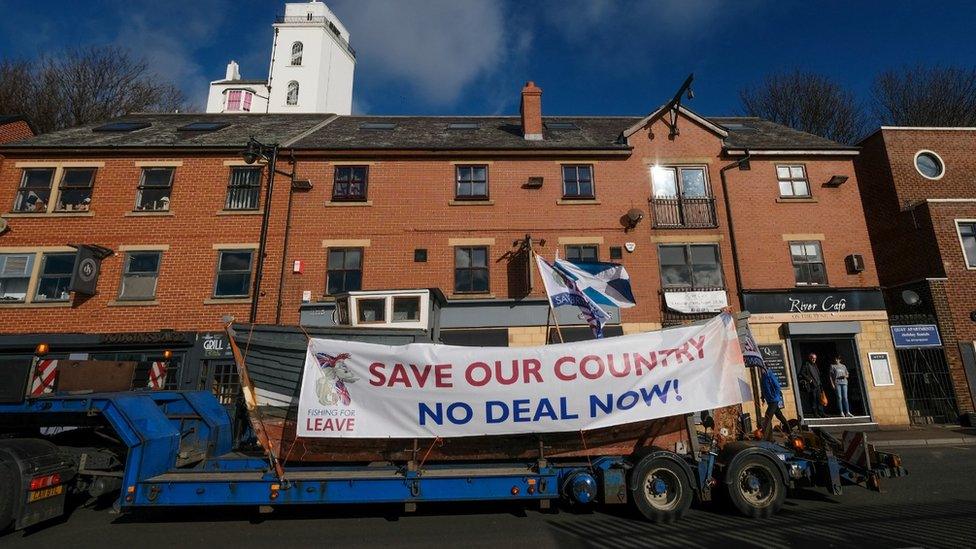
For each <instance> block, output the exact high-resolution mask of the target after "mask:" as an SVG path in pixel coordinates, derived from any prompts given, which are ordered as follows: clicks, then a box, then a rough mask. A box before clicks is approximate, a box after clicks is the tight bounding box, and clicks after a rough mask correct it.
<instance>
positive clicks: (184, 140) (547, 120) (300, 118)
mask: <svg viewBox="0 0 976 549" xmlns="http://www.w3.org/2000/svg"><path fill="white" fill-rule="evenodd" d="M332 117H333V115H330V114H243V113H242V114H192V113H185V114H132V115H127V116H123V117H120V118H117V119H115V120H113V122H118V121H132V122H141V123H148V124H150V126H149V127H147V128H143V129H138V130H135V131H131V132H100V131H93V129H94V128H97V127H98V126H101V125H103V124H105V122H100V123H97V124H87V125H84V126H79V127H76V128H69V129H65V130H60V131H56V132H51V133H48V134H44V135H39V136H37V137H34V138H31V139H27V140H23V141H18V142H16V143H8V144H6V145H4V148H9V149H24V148H79V149H80V148H99V149H106V148H108V149H112V148H123V147H125V148H130V147H131V148H142V147H161V148H165V147H185V148H239V147H242V146H244V145H245V144H246V143H247V141H248V138H249V137H250V136H252V135H253V136H254V137H255V138H257V139H258V140H260V141H262V142H265V143H275V142H277V143H281V144H283V145H286V146H289V147H292V148H295V149H299V150H332V151H350V150H420V151H423V150H462V151H463V150H471V151H474V150H521V151H526V150H539V151H543V150H607V151H613V150H619V151H626V150H629V147H628V146H627V144H626V142H625V141H624V140H622V139H621V134H622V132H623V131H624V130H625V129H627V128H628V127H630V126H632V125H633V124H636V123H637V122H639V121H640V120H641V119H642V118H643V117H639V116H603V117H597V116H558V117H543V123H544V124H545V125H546V127H545V129H544V132H543V136H544V139H543V140H541V141H526V140H525V139H523V138H522V133H521V128H520V119H519V117H516V116H340V117H337V118H335V119H334V120H332V121H331V122H328V123H327V124H326V123H325V122H327V121H328V120H329V119H330V118H332ZM708 120H710V121H711V122H713V123H715V124H718V125H720V126H722V127H723V128H726V129H727V130H728V132H729V135H728V137H727V138H725V147H726V148H727V149H733V150H740V149H749V150H837V151H846V150H856V148H855V147H851V146H847V145H842V144H840V143H836V142H834V141H831V140H829V139H824V138H822V137H818V136H815V135H811V134H808V133H804V132H800V131H797V130H793V129H790V128H787V127H785V126H781V125H779V124H775V123H773V122H769V121H767V120H763V119H760V118H751V117H710V118H708ZM191 122H222V123H227V124H229V125H228V126H227V127H225V128H222V129H219V130H216V131H212V132H187V131H180V130H179V129H178V128H180V127H181V126H184V125H186V124H189V123H191ZM554 122H559V123H562V124H563V125H565V124H567V123H568V124H571V125H572V128H556V127H552V126H550V124H551V123H554ZM688 123H691V122H688ZM377 124H380V125H382V124H392V125H393V127H392V129H377V128H376V125H377ZM452 124H454V125H456V124H461V125H463V126H465V127H464V128H463V129H462V128H452V127H451V125H452ZM364 125H366V126H364ZM472 126H474V127H472Z"/></svg>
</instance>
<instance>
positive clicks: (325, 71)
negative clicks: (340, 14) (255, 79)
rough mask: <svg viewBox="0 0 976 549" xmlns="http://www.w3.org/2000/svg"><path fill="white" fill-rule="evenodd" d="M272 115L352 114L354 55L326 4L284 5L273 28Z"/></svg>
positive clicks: (315, 2)
mask: <svg viewBox="0 0 976 549" xmlns="http://www.w3.org/2000/svg"><path fill="white" fill-rule="evenodd" d="M274 32H275V37H274V46H273V49H272V51H271V68H270V69H269V70H268V74H269V77H268V86H269V87H270V88H271V93H270V95H269V97H268V112H302V113H307V112H312V113H315V112H319V113H324V112H331V113H336V114H345V115H348V114H350V113H351V112H352V79H353V71H354V69H355V68H356V53H355V52H354V51H353V49H352V48H351V47H349V31H347V30H346V28H345V27H344V26H343V25H342V23H341V22H340V21H339V19H338V18H337V17H336V16H335V14H333V13H332V11H331V10H330V9H329V8H328V7H327V6H326V5H325V4H323V3H322V2H319V1H317V0H315V1H312V2H306V3H289V4H285V15H284V16H283V17H278V19H277V21H276V22H275V25H274Z"/></svg>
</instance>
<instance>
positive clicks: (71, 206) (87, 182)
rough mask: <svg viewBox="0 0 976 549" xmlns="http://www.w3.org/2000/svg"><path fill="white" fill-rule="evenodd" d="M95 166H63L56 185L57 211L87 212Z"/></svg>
mask: <svg viewBox="0 0 976 549" xmlns="http://www.w3.org/2000/svg"><path fill="white" fill-rule="evenodd" d="M94 183H95V168H65V169H64V172H63V173H62V175H61V183H60V185H58V206H57V208H55V211H58V212H87V211H88V210H89V209H90V208H91V197H92V187H93V185H94Z"/></svg>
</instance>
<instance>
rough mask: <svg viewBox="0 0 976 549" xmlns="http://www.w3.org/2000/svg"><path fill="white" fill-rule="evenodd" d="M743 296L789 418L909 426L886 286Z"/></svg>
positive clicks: (834, 423) (816, 423) (834, 424)
mask: <svg viewBox="0 0 976 549" xmlns="http://www.w3.org/2000/svg"><path fill="white" fill-rule="evenodd" d="M743 301H744V305H745V308H746V310H748V311H749V313H750V315H751V316H750V319H749V326H750V329H751V330H752V333H753V336H754V337H755V339H756V342H757V344H758V345H759V346H760V350H761V351H762V353H763V355H764V357H765V358H766V362H767V364H768V365H769V366H770V367H771V368H772V369H773V371H774V372H775V373H776V374H777V376H778V377H779V379H780V384H781V385H782V386H783V394H784V398H785V400H786V414H787V416H788V417H796V418H797V419H798V420H800V421H802V422H803V423H805V424H807V425H811V426H827V427H843V426H847V425H858V426H859V428H865V427H867V428H870V427H872V426H876V427H877V428H892V427H903V426H905V425H907V424H908V411H907V408H906V406H905V400H904V394H903V391H902V387H901V380H900V376H899V375H898V364H897V357H896V353H895V349H894V345H893V344H892V341H891V335H890V328H889V323H888V317H887V313H886V312H885V305H884V299H883V297H882V294H881V292H880V291H879V290H875V289H846V290H821V289H813V290H806V289H790V290H782V291H746V292H743ZM841 378H843V380H841ZM845 381H846V383H845ZM839 386H840V387H839ZM757 393H758V392H757ZM845 397H846V406H845V405H844V402H843V400H844V399H845ZM756 410H757V413H758V410H759V403H758V401H757V402H756Z"/></svg>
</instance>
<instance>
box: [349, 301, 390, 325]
mask: <svg viewBox="0 0 976 549" xmlns="http://www.w3.org/2000/svg"><path fill="white" fill-rule="evenodd" d="M356 308H357V309H359V323H360V324H372V323H383V322H386V299H385V298H379V299H357V300H356Z"/></svg>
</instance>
